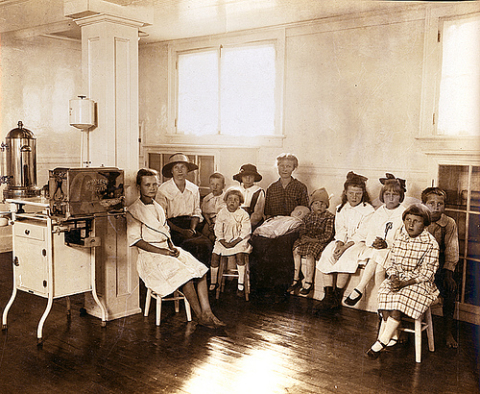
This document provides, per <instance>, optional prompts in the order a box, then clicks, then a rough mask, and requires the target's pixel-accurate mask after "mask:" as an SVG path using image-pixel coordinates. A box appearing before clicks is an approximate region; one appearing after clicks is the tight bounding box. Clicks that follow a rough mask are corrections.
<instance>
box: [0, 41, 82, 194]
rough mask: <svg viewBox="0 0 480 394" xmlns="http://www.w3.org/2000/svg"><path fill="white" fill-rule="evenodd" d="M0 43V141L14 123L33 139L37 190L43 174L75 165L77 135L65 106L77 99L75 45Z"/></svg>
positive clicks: (79, 88) (78, 72)
mask: <svg viewBox="0 0 480 394" xmlns="http://www.w3.org/2000/svg"><path fill="white" fill-rule="evenodd" d="M0 38H1V41H0V42H1V44H0V51H1V52H0V56H1V57H0V83H1V86H0V91H1V97H0V126H1V129H0V132H1V141H4V140H5V137H6V135H7V134H8V132H9V131H10V130H11V129H13V128H16V127H17V122H18V121H19V120H21V121H22V122H23V124H24V127H25V128H27V129H29V130H30V131H32V132H33V133H34V135H35V138H36V143H37V185H38V186H40V187H41V186H43V185H44V184H45V183H46V182H47V181H48V170H49V169H52V168H54V167H58V166H69V167H72V166H79V165H80V137H81V136H80V132H79V131H78V130H76V129H74V128H73V127H70V126H69V123H68V101H69V100H70V99H72V98H75V97H76V96H77V95H80V94H81V93H82V85H81V84H82V74H81V66H82V64H81V56H82V52H81V48H80V42H73V41H67V40H60V39H52V38H46V37H37V38H34V39H30V40H21V41H16V40H10V39H8V37H7V36H6V35H3V36H2V37H0Z"/></svg>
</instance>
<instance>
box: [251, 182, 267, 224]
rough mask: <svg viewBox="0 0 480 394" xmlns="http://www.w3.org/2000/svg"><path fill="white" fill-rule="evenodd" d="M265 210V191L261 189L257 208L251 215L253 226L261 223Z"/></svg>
mask: <svg viewBox="0 0 480 394" xmlns="http://www.w3.org/2000/svg"><path fill="white" fill-rule="evenodd" d="M264 210H265V192H264V191H263V190H260V193H259V195H258V199H257V203H256V204H255V208H254V210H253V212H252V216H251V217H250V221H251V223H252V226H255V225H256V224H257V223H259V222H260V221H261V220H262V219H263V215H264Z"/></svg>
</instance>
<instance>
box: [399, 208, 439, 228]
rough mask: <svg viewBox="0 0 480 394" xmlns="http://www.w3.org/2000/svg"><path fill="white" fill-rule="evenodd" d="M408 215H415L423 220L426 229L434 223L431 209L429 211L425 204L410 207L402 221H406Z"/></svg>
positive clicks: (403, 215) (404, 212)
mask: <svg viewBox="0 0 480 394" xmlns="http://www.w3.org/2000/svg"><path fill="white" fill-rule="evenodd" d="M407 215H415V216H420V217H422V218H423V224H424V226H425V227H427V226H430V223H432V214H431V213H430V209H428V208H427V207H426V206H425V205H423V204H412V205H410V206H409V207H408V208H407V209H405V211H403V214H402V220H403V221H404V220H405V218H406V217H407Z"/></svg>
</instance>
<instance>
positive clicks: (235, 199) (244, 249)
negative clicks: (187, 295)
mask: <svg viewBox="0 0 480 394" xmlns="http://www.w3.org/2000/svg"><path fill="white" fill-rule="evenodd" d="M243 201H244V200H243V194H242V192H241V191H240V190H238V189H229V190H227V191H226V192H225V203H226V205H227V206H226V207H225V208H223V209H222V210H221V211H220V212H219V213H218V215H217V220H216V222H215V237H216V241H215V245H214V247H213V253H212V262H211V282H210V291H213V290H215V289H216V287H217V285H218V284H217V275H218V266H219V265H220V258H221V257H222V256H235V260H236V264H237V270H238V288H237V295H238V296H239V297H245V286H244V277H245V261H246V255H247V254H249V253H251V251H252V246H251V245H250V244H249V243H248V240H249V239H250V234H251V232H252V225H251V222H250V217H249V215H248V213H247V212H246V211H245V210H243V209H242V208H241V207H240V205H241V204H242V203H243Z"/></svg>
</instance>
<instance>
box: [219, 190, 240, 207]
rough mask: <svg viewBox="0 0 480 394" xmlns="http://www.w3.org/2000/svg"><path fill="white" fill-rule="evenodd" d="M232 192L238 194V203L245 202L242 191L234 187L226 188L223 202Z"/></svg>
mask: <svg viewBox="0 0 480 394" xmlns="http://www.w3.org/2000/svg"><path fill="white" fill-rule="evenodd" d="M232 194H235V195H236V196H238V198H239V199H240V204H243V203H244V202H245V198H244V197H243V193H242V192H241V191H240V190H238V189H234V188H231V189H228V190H227V191H226V192H225V196H224V197H223V200H224V201H225V202H227V199H228V196H230V195H232Z"/></svg>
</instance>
